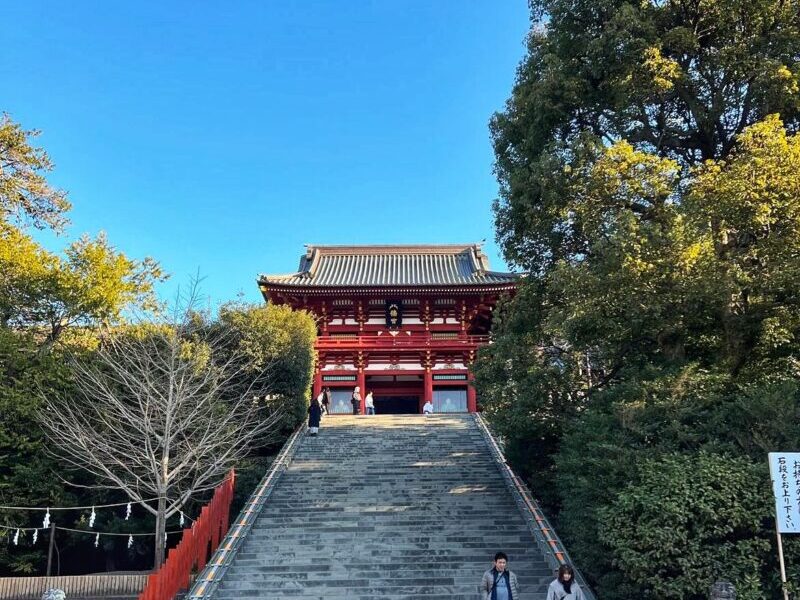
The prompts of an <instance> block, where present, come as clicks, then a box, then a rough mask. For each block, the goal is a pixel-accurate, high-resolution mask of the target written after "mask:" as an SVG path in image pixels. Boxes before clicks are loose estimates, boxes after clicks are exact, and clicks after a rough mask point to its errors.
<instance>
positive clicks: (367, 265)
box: [259, 244, 519, 287]
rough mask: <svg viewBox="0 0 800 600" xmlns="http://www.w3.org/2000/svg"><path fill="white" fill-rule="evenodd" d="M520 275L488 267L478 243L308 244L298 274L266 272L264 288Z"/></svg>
mask: <svg viewBox="0 0 800 600" xmlns="http://www.w3.org/2000/svg"><path fill="white" fill-rule="evenodd" d="M518 279H519V275H516V274H514V273H498V272H494V271H490V270H489V260H488V258H487V257H486V255H485V254H484V253H483V251H482V250H481V247H480V245H479V244H468V245H464V244H462V245H439V246H307V251H306V253H305V254H304V255H303V256H302V257H301V258H300V267H299V270H298V272H297V273H292V274H289V275H261V277H260V278H259V284H261V285H265V286H279V287H285V286H292V287H296V286H301V287H351V286H398V285H405V286H408V285H413V286H440V285H443V286H446V285H498V284H510V283H514V282H516V281H517V280H518Z"/></svg>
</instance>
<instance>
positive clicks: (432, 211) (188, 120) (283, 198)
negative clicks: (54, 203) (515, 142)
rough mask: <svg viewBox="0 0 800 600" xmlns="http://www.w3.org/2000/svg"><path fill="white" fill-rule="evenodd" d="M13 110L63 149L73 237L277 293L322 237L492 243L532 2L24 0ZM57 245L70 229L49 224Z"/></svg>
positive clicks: (208, 284) (6, 76)
mask: <svg viewBox="0 0 800 600" xmlns="http://www.w3.org/2000/svg"><path fill="white" fill-rule="evenodd" d="M3 21H4V25H3V46H4V49H3V52H2V53H0V81H2V95H0V110H3V111H5V112H8V113H9V114H10V115H11V117H12V118H13V119H14V120H16V121H18V122H20V123H22V125H23V126H24V127H26V128H36V129H40V130H42V136H41V137H40V138H39V143H40V144H41V145H43V146H44V147H45V149H46V150H47V151H48V152H49V153H50V156H51V158H52V159H53V160H54V162H55V163H56V170H55V171H54V173H53V174H52V177H51V180H52V181H53V182H54V183H56V184H57V185H59V186H61V187H63V188H65V189H66V190H68V191H69V194H70V199H71V201H72V203H73V205H74V209H73V211H72V213H71V219H72V226H71V228H70V230H69V233H68V236H69V237H70V238H74V237H77V236H78V235H80V234H81V233H83V232H88V233H90V234H96V233H97V232H98V231H100V230H104V231H106V232H107V233H108V235H109V238H110V240H111V241H112V243H114V244H115V245H116V246H117V247H118V248H119V249H121V250H123V251H124V252H125V253H127V254H128V255H130V256H133V257H143V256H146V255H149V256H153V257H154V258H156V259H158V260H159V261H160V262H161V263H162V265H163V266H164V268H165V269H166V270H167V271H168V272H169V273H171V274H172V280H171V281H170V282H169V283H168V284H166V285H164V286H163V287H162V290H161V291H162V293H164V294H165V295H170V294H171V293H172V292H173V290H174V287H175V286H176V285H177V284H180V283H185V282H186V281H187V279H188V278H189V277H190V276H191V275H193V274H195V273H196V272H198V270H199V272H200V274H201V276H202V277H204V278H205V279H204V282H203V291H204V293H205V294H207V295H208V296H209V297H210V298H211V300H212V302H213V303H218V302H223V301H226V300H230V299H233V298H235V297H236V296H237V294H238V293H239V292H243V293H244V296H245V298H246V299H248V300H252V301H257V300H259V294H258V290H257V288H256V285H255V278H256V276H257V274H258V273H260V272H268V273H281V272H290V271H293V270H294V269H295V268H296V267H297V260H298V257H299V255H300V254H301V252H302V251H303V244H307V243H317V244H351V243H352V244H369V243H433V242H440V243H460V242H474V241H479V240H481V239H483V238H486V239H487V245H486V249H487V252H488V254H489V256H490V259H491V260H492V266H493V268H495V269H502V268H504V267H505V265H504V263H503V262H502V259H501V258H500V256H499V254H498V250H497V247H496V245H495V243H494V230H493V226H492V217H491V202H492V199H493V198H495V197H496V195H497V183H496V181H495V179H494V176H493V175H492V160H493V155H492V150H491V144H490V139H489V132H488V128H487V124H488V120H489V117H490V116H491V114H492V113H493V112H494V111H496V110H498V109H501V108H502V106H503V103H504V102H505V100H506V98H507V97H508V95H509V93H510V91H511V86H512V84H513V80H514V73H515V69H516V67H517V64H518V63H519V61H520V59H521V58H522V56H523V53H524V37H525V34H526V32H527V29H528V23H529V22H528V13H527V3H526V2H525V0H501V1H499V2H498V1H497V0H474V1H468V2H463V1H456V0H406V1H401V0H393V1H390V0H380V1H377V0H376V1H372V2H370V1H366V0H364V1H355V0H354V1H350V2H345V1H339V2H334V1H333V0H329V1H326V2H321V1H312V0H308V1H300V0H298V1H286V0H282V1H253V2H244V1H236V2H227V3H223V2H216V3H211V2H203V1H193V2H175V1H170V2H135V3H133V2H128V3H121V2H106V3H103V2H80V1H77V2H56V1H52V2H7V3H4V7H3ZM41 239H42V240H43V242H44V243H46V244H47V245H48V246H50V247H53V248H55V247H58V246H59V245H62V244H63V243H64V239H63V238H61V239H53V238H52V237H51V236H47V235H44V236H41Z"/></svg>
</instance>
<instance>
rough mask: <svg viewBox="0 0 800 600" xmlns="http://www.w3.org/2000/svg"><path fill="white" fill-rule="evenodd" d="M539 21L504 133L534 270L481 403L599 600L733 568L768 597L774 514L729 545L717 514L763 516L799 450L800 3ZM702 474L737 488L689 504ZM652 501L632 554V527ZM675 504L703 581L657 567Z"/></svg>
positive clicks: (506, 234)
mask: <svg viewBox="0 0 800 600" xmlns="http://www.w3.org/2000/svg"><path fill="white" fill-rule="evenodd" d="M531 8H532V13H533V26H532V29H531V33H530V36H529V38H528V52H527V56H526V57H525V58H524V59H523V61H522V63H521V65H520V67H519V70H518V73H517V81H516V84H515V86H514V89H513V91H512V95H511V98H510V99H509V100H508V103H507V105H506V107H505V110H504V111H502V112H500V113H498V114H496V115H495V116H494V117H493V119H492V121H491V134H492V139H493V143H494V148H495V156H496V164H495V170H496V173H497V177H498V181H499V183H500V197H499V199H498V200H497V201H496V202H495V205H494V210H495V226H496V232H497V238H498V241H499V242H500V244H501V246H502V248H503V252H504V255H505V257H506V259H507V260H508V261H509V262H510V263H511V264H512V265H515V266H517V267H518V268H521V269H522V270H524V271H526V272H527V273H528V277H527V278H526V279H525V282H524V283H523V284H522V286H521V289H520V290H519V292H518V293H517V295H516V296H515V298H514V299H513V300H511V301H509V302H506V303H505V304H504V305H502V306H501V307H500V308H499V310H498V311H496V315H495V322H494V324H493V336H494V343H493V344H492V345H491V346H489V347H487V348H485V349H484V350H482V351H481V353H480V354H479V357H478V360H477V361H476V365H475V371H476V382H477V386H478V390H479V393H480V396H481V402H482V404H483V405H484V407H485V408H486V411H487V414H488V415H489V416H490V418H491V419H492V421H493V424H494V426H495V427H496V428H497V429H498V431H499V432H500V433H502V434H503V435H504V436H505V437H506V438H507V440H508V445H507V448H508V452H509V455H510V457H511V459H512V460H513V461H514V463H515V464H516V466H517V467H518V468H520V469H521V470H522V471H523V472H524V473H526V474H527V475H528V476H529V477H530V480H531V482H532V486H533V489H534V493H535V494H537V495H538V496H539V497H540V498H541V500H542V501H543V503H544V504H545V505H546V507H547V509H548V510H549V511H550V512H551V514H552V515H553V516H554V518H555V519H556V521H557V523H558V525H559V532H560V533H561V534H562V536H563V537H564V538H565V541H566V543H567V546H568V547H569V548H570V550H571V552H572V554H573V556H574V557H575V558H576V560H577V561H578V565H579V567H581V568H583V570H584V571H585V573H586V574H587V575H588V576H589V578H590V580H591V581H592V583H593V584H594V585H595V586H596V587H597V589H598V593H599V596H600V597H603V598H620V599H622V598H629V597H634V596H641V595H650V596H651V597H654V598H673V597H674V598H678V597H680V598H698V599H699V598H701V597H704V594H705V590H707V588H708V586H709V585H710V583H711V582H712V581H711V580H712V579H713V578H715V577H727V578H729V579H731V580H732V581H734V582H736V583H737V584H738V585H739V587H740V590H741V594H740V596H739V597H745V598H759V597H763V596H770V595H772V594H773V593H774V584H775V570H774V567H775V565H774V559H773V556H774V552H773V551H772V550H767V549H766V548H768V546H769V544H771V543H772V541H771V540H772V538H773V537H774V525H773V524H772V523H771V522H770V520H769V511H766V512H764V511H761V512H756V513H753V514H752V515H751V517H753V518H754V519H755V520H748V521H747V522H745V521H741V522H740V526H737V529H736V531H735V532H734V533H731V532H730V531H727V530H724V528H723V529H721V528H720V526H719V524H718V523H717V522H715V521H714V520H713V519H712V518H711V517H710V516H709V514H708V513H706V512H704V511H703V510H701V508H702V507H703V506H706V505H707V504H713V505H715V506H716V507H717V508H718V510H719V514H727V515H741V514H743V513H742V511H743V510H744V509H745V508H747V510H749V508H752V507H753V506H756V505H757V506H759V507H764V506H768V505H769V502H768V500H769V494H770V489H769V485H768V475H767V470H766V452H768V451H770V450H776V449H788V448H794V447H797V446H798V445H800V431H798V430H797V428H794V427H791V426H789V424H788V422H787V420H791V419H793V418H794V417H791V416H790V415H796V414H797V410H798V408H800V405H798V400H799V399H800V395H799V394H798V391H799V390H800V382H799V381H798V375H800V371H798V364H799V363H798V360H800V343H798V340H799V339H800V338H798V336H799V335H800V322H798V315H800V305H798V302H800V278H798V268H800V230H799V229H798V225H799V224H800V221H798V214H800V213H798V211H800V188H799V187H798V186H800V170H799V169H800V161H798V157H799V156H800V155H798V148H800V138H798V136H797V134H796V130H797V125H798V116H799V113H798V111H799V110H800V88H798V77H800V5H798V3H797V2H784V1H774V2H773V1H771V0H770V1H766V2H757V3H752V2H743V1H740V0H732V1H730V2H718V1H709V2H705V1H701V2H694V3H693V2H678V1H676V2H644V3H633V2H625V1H621V0H613V1H601V2H599V3H598V2H588V1H587V2H584V1H583V0H578V1H569V2H565V1H564V0H550V1H547V2H542V1H536V0H534V1H533V2H532V3H531ZM701 452H702V453H704V454H699V453H701ZM698 461H699V462H698ZM700 463H703V464H704V465H706V467H703V469H705V470H703V469H701V471H702V473H703V477H705V474H711V473H713V472H714V470H715V469H717V470H718V471H719V472H720V473H724V472H731V473H733V474H734V475H732V478H731V481H732V484H731V485H732V486H734V487H736V490H735V491H734V490H733V488H731V490H728V491H729V492H730V493H728V492H725V493H718V494H716V495H714V494H712V493H711V491H710V489H711V488H710V487H705V486H712V487H713V482H711V481H705V480H701V479H698V480H697V482H696V485H697V493H698V494H700V495H701V496H702V497H701V498H698V499H692V501H691V502H689V501H684V500H683V499H682V498H683V497H682V496H681V495H680V494H681V493H682V492H680V486H685V485H687V483H686V482H689V484H691V482H692V477H693V475H692V474H693V473H695V469H697V468H699V467H698V465H699V464H700ZM659 469H661V471H659ZM659 472H663V473H664V474H669V477H668V478H666V477H665V478H664V479H663V480H662V481H660V482H659V481H657V479H658V476H657V475H656V474H657V473H659ZM709 476H710V475H709ZM657 484H658V485H659V486H661V487H657ZM753 485H756V487H757V490H756V491H753V490H752V487H753ZM664 486H666V490H665V488H664ZM737 486H738V487H737ZM673 492H674V495H672V496H670V493H673ZM665 494H666V495H665ZM655 498H661V499H662V500H659V502H662V503H663V505H659V504H658V502H656V503H655V505H654V506H661V509H654V510H653V511H652V512H648V513H647V514H648V515H650V517H649V518H650V520H649V521H648V525H647V532H646V533H643V534H642V535H646V537H647V539H646V540H637V539H635V538H636V535H637V533H636V529H635V527H634V528H633V529H631V526H630V525H628V526H623V525H622V524H623V523H625V522H626V520H629V519H632V518H633V515H637V516H638V515H639V514H641V512H642V511H641V503H642V502H645V501H649V500H648V499H655ZM695 500H696V501H695ZM637 503H638V504H637ZM698 503H699V504H698ZM748 503H750V504H748ZM748 507H749V508H748ZM759 510H761V509H759ZM675 511H677V512H678V513H680V515H681V518H682V519H684V520H685V531H684V533H683V534H681V535H684V534H685V535H686V536H688V537H687V538H686V540H685V542H686V543H683V542H680V543H677V542H676V546H675V548H678V549H679V550H680V552H682V554H681V557H680V564H681V565H682V568H683V569H684V570H685V571H686V572H687V573H693V574H694V576H693V577H688V578H687V577H685V576H683V575H681V574H680V573H678V569H677V568H675V569H670V568H661V567H660V564H661V563H660V562H659V561H662V559H665V558H664V557H665V555H664V554H663V552H667V551H668V545H667V544H662V545H660V543H659V541H660V540H668V539H669V537H665V536H670V535H676V534H677V533H678V532H677V531H676V530H675V526H676V522H675ZM748 518H749V517H748ZM731 519H733V520H734V522H735V519H734V518H733V517H731ZM707 532H712V533H707ZM704 536H705V537H704ZM737 536H740V537H737ZM647 544H650V546H649V547H647V548H645V546H646V545H647ZM787 546H788V548H787V551H788V553H789V555H790V556H796V554H794V553H796V552H797V549H796V548H795V546H794V543H793V541H790V542H789V543H788V544H787ZM679 550H675V551H676V552H677V551H679ZM717 551H718V552H720V553H721V556H725V557H728V558H727V559H725V560H717V561H711V560H710V557H709V555H710V554H713V553H714V552H717ZM740 551H741V552H740ZM747 552H754V553H757V556H756V559H755V562H753V563H752V564H751V563H750V562H748V561H749V560H750V558H748V560H740V559H739V558H737V557H741V556H744V554H747ZM725 553H727V554H725ZM737 553H739V554H737ZM751 558H752V557H751ZM789 562H790V563H791V562H792V559H790V560H789Z"/></svg>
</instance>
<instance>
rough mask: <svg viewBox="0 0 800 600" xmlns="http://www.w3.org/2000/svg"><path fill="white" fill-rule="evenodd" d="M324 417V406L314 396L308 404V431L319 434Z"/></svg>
mask: <svg viewBox="0 0 800 600" xmlns="http://www.w3.org/2000/svg"><path fill="white" fill-rule="evenodd" d="M321 417H322V407H321V406H320V404H319V402H317V399H316V398H314V397H312V398H311V402H310V403H309V405H308V433H309V435H317V432H318V431H319V421H320V418H321Z"/></svg>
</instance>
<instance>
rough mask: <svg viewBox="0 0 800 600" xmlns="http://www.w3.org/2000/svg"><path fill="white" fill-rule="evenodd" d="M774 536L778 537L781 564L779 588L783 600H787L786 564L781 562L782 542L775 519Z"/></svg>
mask: <svg viewBox="0 0 800 600" xmlns="http://www.w3.org/2000/svg"><path fill="white" fill-rule="evenodd" d="M775 534H776V535H777V536H778V560H779V561H780V564H781V588H783V600H789V590H787V589H786V564H785V563H784V562H783V542H782V541H781V532H780V530H779V529H778V519H777V518H776V519H775Z"/></svg>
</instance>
